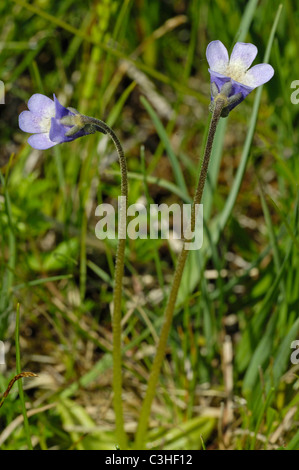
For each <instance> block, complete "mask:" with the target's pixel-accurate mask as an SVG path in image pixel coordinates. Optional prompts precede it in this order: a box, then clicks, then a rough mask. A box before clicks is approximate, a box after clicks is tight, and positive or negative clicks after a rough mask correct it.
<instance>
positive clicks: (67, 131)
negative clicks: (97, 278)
mask: <svg viewBox="0 0 299 470" xmlns="http://www.w3.org/2000/svg"><path fill="white" fill-rule="evenodd" d="M53 98H54V99H53V100H51V99H50V98H48V97H47V96H44V95H41V94H39V93H36V94H34V95H32V96H31V98H30V99H29V101H28V111H23V112H22V113H21V114H20V115H19V127H20V129H21V130H22V131H24V132H28V133H30V134H32V135H31V136H30V137H29V138H28V143H29V144H30V145H31V147H33V148H34V149H38V150H45V149H49V148H51V147H53V146H54V145H58V144H65V143H68V142H71V141H73V140H75V139H78V138H79V137H83V136H86V135H88V134H93V133H95V132H102V133H103V134H108V135H109V136H110V137H111V139H112V141H113V143H114V145H115V147H116V150H117V152H118V157H119V163H120V170H121V198H120V199H121V203H120V214H119V221H120V228H119V237H118V246H117V252H116V260H115V272H114V289H113V315H112V329H113V403H114V411H115V424H116V437H117V441H118V446H119V447H120V449H125V448H127V436H126V434H125V431H124V420H123V409H122V354H121V300H122V280H123V273H124V259H125V246H126V212H127V197H128V176H127V164H126V159H125V155H124V152H123V148H122V146H121V143H120V141H119V139H118V137H117V136H116V134H115V133H114V131H113V130H112V129H111V128H110V127H109V126H108V125H107V124H106V123H105V122H103V121H101V120H100V119H96V118H93V117H90V116H85V115H83V114H80V113H79V112H78V111H77V110H76V109H74V108H65V107H64V106H62V104H61V103H60V102H59V101H58V99H57V98H56V96H55V95H54V96H53Z"/></svg>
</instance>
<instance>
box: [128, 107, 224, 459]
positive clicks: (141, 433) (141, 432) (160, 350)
mask: <svg viewBox="0 0 299 470" xmlns="http://www.w3.org/2000/svg"><path fill="white" fill-rule="evenodd" d="M224 105H225V101H224V100H222V99H221V98H218V99H217V101H216V102H215V108H214V111H213V115H212V119H211V122H210V128H209V133H208V138H207V144H206V148H205V152H204V158H203V163H202V167H201V171H200V175H199V181H198V185H197V189H196V192H195V196H194V199H193V205H192V211H191V230H192V232H193V231H194V228H195V222H196V205H197V204H200V202H201V198H202V194H203V190H204V185H205V181H206V177H207V173H208V166H209V161H210V156H211V152H212V146H213V141H214V137H215V133H216V128H217V124H218V122H219V119H220V116H221V112H222V110H223V107H224ZM187 256H188V249H186V247H185V243H184V245H183V248H182V251H181V253H180V255H179V259H178V262H177V266H176V269H175V272H174V276H173V281H172V285H171V290H170V294H169V298H168V302H167V305H166V308H165V311H164V323H163V326H162V329H161V333H160V340H159V343H158V346H157V351H156V356H155V359H154V362H153V365H152V369H151V373H150V377H149V380H148V386H147V390H146V394H145V398H144V401H143V403H142V407H141V412H140V418H139V422H138V427H137V432H136V437H135V445H134V447H135V448H136V449H139V450H141V449H143V448H144V447H145V445H144V441H145V437H146V436H145V434H146V431H147V428H148V421H149V416H150V411H151V405H152V402H153V399H154V397H155V393H156V386H157V383H158V379H159V375H160V370H161V366H162V363H163V360H164V356H165V350H166V344H167V339H168V335H169V330H170V327H171V323H172V318H173V313H174V308H175V303H176V299H177V294H178V290H179V287H180V283H181V279H182V275H183V271H184V267H185V263H186V259H187Z"/></svg>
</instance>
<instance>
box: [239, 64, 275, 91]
mask: <svg viewBox="0 0 299 470" xmlns="http://www.w3.org/2000/svg"><path fill="white" fill-rule="evenodd" d="M273 75H274V69H273V67H272V66H271V65H270V64H258V65H255V66H254V67H252V68H251V69H249V70H248V71H247V72H246V80H247V82H248V83H250V85H251V86H252V87H253V88H256V87H258V86H260V85H263V84H264V83H266V82H268V81H269V80H271V78H272V77H273Z"/></svg>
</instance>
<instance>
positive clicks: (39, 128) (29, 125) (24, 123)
mask: <svg viewBox="0 0 299 470" xmlns="http://www.w3.org/2000/svg"><path fill="white" fill-rule="evenodd" d="M42 124H43V122H42V119H41V118H40V116H37V115H36V114H33V113H32V112H31V111H23V112H22V113H21V114H20V116H19V128H20V129H21V130H22V131H24V132H30V133H31V134H34V133H36V132H37V133H41V132H46V130H47V129H44V128H43V127H44V126H43V125H42Z"/></svg>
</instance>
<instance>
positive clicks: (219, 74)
mask: <svg viewBox="0 0 299 470" xmlns="http://www.w3.org/2000/svg"><path fill="white" fill-rule="evenodd" d="M256 55H257V48H256V46H254V45H253V44H249V43H244V42H237V43H236V44H235V46H234V48H233V51H232V53H231V56H230V57H229V56H228V52H227V49H226V47H225V46H224V45H223V44H222V42H221V41H212V42H210V44H209V45H208V47H207V51H206V56H207V61H208V63H209V66H210V68H209V72H210V75H211V83H215V85H216V86H217V89H218V92H219V93H220V90H221V88H222V86H223V85H224V84H225V83H227V82H231V84H232V89H231V92H230V96H233V95H239V100H238V101H235V102H233V103H232V104H231V105H230V106H229V110H231V109H233V108H234V107H235V106H237V104H239V103H240V102H241V101H243V100H244V99H245V98H246V96H247V95H249V93H250V92H251V91H252V90H254V89H255V88H256V87H258V86H260V85H263V84H264V83H266V82H268V81H269V80H270V79H271V78H272V77H273V75H274V69H273V67H271V65H269V64H259V65H255V66H254V67H252V68H251V69H250V68H249V67H250V65H251V64H252V62H253V61H254V59H255V57H256ZM213 99H214V96H213V93H212V101H213Z"/></svg>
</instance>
